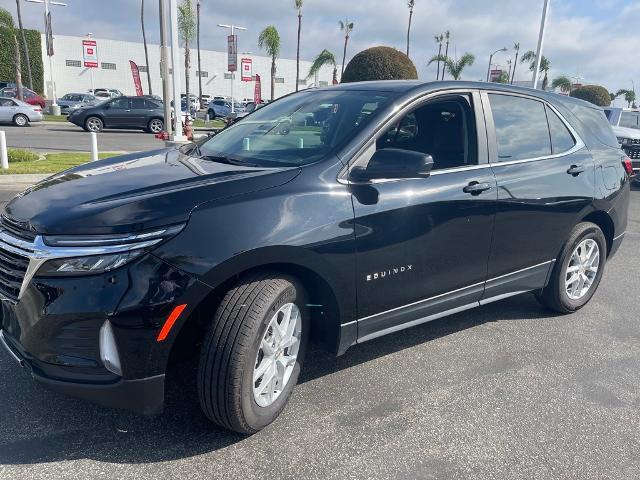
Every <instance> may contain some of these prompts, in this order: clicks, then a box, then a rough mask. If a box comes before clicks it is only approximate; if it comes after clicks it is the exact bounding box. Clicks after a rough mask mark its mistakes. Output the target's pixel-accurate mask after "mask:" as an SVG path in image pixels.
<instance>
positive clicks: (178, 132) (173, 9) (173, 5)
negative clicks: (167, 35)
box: [165, 0, 189, 141]
mask: <svg viewBox="0 0 640 480" xmlns="http://www.w3.org/2000/svg"><path fill="white" fill-rule="evenodd" d="M169 10H170V11H169V15H170V17H171V64H172V71H171V78H172V80H173V111H174V112H175V119H176V125H175V130H174V131H173V138H172V140H174V141H183V140H184V136H183V135H182V108H181V104H182V102H181V100H180V72H179V70H180V44H179V43H178V1H177V0H170V3H169ZM188 105H189V99H187V106H188ZM165 121H166V119H165Z"/></svg>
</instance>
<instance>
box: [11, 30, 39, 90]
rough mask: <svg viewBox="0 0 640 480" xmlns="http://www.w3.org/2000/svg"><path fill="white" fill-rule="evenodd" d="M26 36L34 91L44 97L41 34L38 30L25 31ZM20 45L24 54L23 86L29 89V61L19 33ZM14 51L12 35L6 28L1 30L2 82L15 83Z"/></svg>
mask: <svg viewBox="0 0 640 480" xmlns="http://www.w3.org/2000/svg"><path fill="white" fill-rule="evenodd" d="M24 34H25V36H26V38H27V47H28V48H29V59H30V60H31V76H32V77H33V89H34V90H35V91H36V92H38V93H39V94H40V95H42V94H43V93H44V66H43V63H42V47H41V42H40V32H38V31H37V30H25V31H24ZM18 43H19V45H20V53H21V54H22V84H23V85H24V86H25V87H28V86H29V77H28V75H27V61H26V59H25V58H24V51H23V48H22V38H21V37H20V33H18ZM13 49H14V44H13V37H12V36H11V33H10V32H9V31H8V30H7V29H5V28H0V80H2V81H5V82H13V81H15V79H16V67H15V58H14V56H15V55H14V53H15V52H14V50H13Z"/></svg>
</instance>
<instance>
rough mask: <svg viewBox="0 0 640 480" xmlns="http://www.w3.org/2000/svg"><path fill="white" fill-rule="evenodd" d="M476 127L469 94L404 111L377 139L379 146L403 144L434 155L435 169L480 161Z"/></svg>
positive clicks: (396, 146) (395, 146)
mask: <svg viewBox="0 0 640 480" xmlns="http://www.w3.org/2000/svg"><path fill="white" fill-rule="evenodd" d="M476 145H477V140H476V129H475V122H474V116H473V109H472V107H471V103H470V100H469V98H468V97H467V96H464V97H463V96H461V97H459V98H447V99H442V100H436V101H432V102H428V103H427V104H426V105H423V106H421V107H419V108H417V109H415V110H413V111H412V112H409V113H408V114H407V115H405V116H404V117H403V118H402V119H401V120H400V121H398V122H396V123H395V124H394V125H393V126H392V127H391V128H389V129H388V130H387V131H386V132H385V133H384V134H383V135H382V136H381V137H380V138H379V139H378V140H377V142H376V149H378V150H380V149H383V148H400V149H403V150H413V151H416V152H421V153H426V154H429V155H431V156H432V157H433V169H434V170H442V169H445V168H456V167H463V166H465V165H474V164H476V163H477V155H476V153H475V152H476Z"/></svg>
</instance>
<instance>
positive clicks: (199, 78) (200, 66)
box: [196, 0, 202, 105]
mask: <svg viewBox="0 0 640 480" xmlns="http://www.w3.org/2000/svg"><path fill="white" fill-rule="evenodd" d="M196 42H197V44H198V47H197V48H198V101H199V102H200V104H201V105H202V64H201V63H200V0H198V3H197V4H196Z"/></svg>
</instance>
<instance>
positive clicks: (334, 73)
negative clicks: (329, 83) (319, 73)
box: [333, 63, 338, 85]
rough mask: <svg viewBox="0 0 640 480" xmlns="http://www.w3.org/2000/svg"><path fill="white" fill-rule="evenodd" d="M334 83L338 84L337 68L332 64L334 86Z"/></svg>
mask: <svg viewBox="0 0 640 480" xmlns="http://www.w3.org/2000/svg"><path fill="white" fill-rule="evenodd" d="M336 83H338V66H337V65H336V64H335V63H334V64H333V84H334V85H335V84H336Z"/></svg>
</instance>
